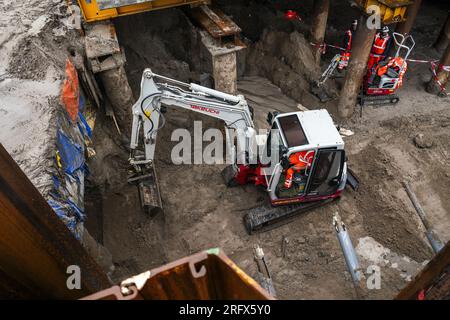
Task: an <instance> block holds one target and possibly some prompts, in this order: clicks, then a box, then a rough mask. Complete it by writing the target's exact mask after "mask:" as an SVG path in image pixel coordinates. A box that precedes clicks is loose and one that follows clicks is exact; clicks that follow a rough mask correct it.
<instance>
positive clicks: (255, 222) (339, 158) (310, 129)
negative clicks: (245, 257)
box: [238, 109, 357, 234]
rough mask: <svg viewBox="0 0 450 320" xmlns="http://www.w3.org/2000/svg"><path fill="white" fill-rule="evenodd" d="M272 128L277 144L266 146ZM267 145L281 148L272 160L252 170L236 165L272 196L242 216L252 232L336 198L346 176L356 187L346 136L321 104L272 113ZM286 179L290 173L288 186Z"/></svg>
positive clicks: (344, 183) (269, 139)
mask: <svg viewBox="0 0 450 320" xmlns="http://www.w3.org/2000/svg"><path fill="white" fill-rule="evenodd" d="M275 134H277V135H278V138H279V139H280V143H279V148H278V150H276V148H275V150H274V146H270V144H271V143H272V139H273V135H275ZM270 147H271V150H272V152H277V151H278V152H279V153H280V158H279V161H278V162H277V163H276V164H273V163H271V164H270V165H263V164H260V166H259V167H258V168H257V169H255V171H253V172H251V174H249V171H248V170H247V171H246V170H245V169H244V168H243V167H241V168H240V170H239V173H242V174H247V183H248V182H249V181H255V182H256V183H255V184H262V185H264V187H265V188H266V191H267V193H268V195H269V200H270V201H268V202H267V203H266V204H264V205H263V206H261V207H257V208H254V209H252V210H251V211H250V212H249V213H247V214H246V215H245V216H244V224H245V226H246V229H247V231H248V232H249V233H250V234H251V233H253V232H256V231H259V230H262V229H266V228H267V227H269V226H276V225H278V224H281V223H285V221H288V220H289V218H292V217H293V216H294V215H297V214H299V213H301V212H304V211H307V210H310V209H313V208H316V207H319V206H323V205H325V204H326V203H329V202H331V201H333V200H334V199H337V198H338V197H339V196H340V194H341V192H342V191H343V190H344V188H345V186H346V183H347V181H348V180H349V176H350V180H351V181H354V182H355V187H357V185H356V184H357V179H356V178H354V176H353V175H352V174H351V172H350V171H349V170H348V169H347V162H346V156H345V151H344V141H343V140H342V137H341V135H340V134H339V131H338V129H337V128H336V126H335V125H334V123H333V120H332V118H331V116H330V115H329V113H328V111H327V110H325V109H323V110H312V111H304V112H292V113H285V114H279V115H276V116H274V117H273V122H272V130H271V133H270V135H269V136H268V138H267V142H266V149H269V148H270ZM298 159H300V160H301V161H300V162H294V163H293V160H298ZM299 163H300V165H299ZM296 166H297V167H296ZM252 173H254V174H256V178H255V177H254V176H253V175H252ZM258 174H259V176H258ZM238 176H239V174H238ZM352 178H354V179H352ZM287 179H292V181H291V183H289V185H290V186H289V187H287V186H286V185H287V183H286V180H287ZM241 181H243V180H241ZM261 181H265V182H266V183H261Z"/></svg>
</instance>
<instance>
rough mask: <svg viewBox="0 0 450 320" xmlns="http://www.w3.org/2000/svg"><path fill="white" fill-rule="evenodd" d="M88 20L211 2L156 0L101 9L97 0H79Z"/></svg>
mask: <svg viewBox="0 0 450 320" xmlns="http://www.w3.org/2000/svg"><path fill="white" fill-rule="evenodd" d="M77 1H78V5H79V6H80V8H81V12H82V13H83V18H84V20H85V21H86V22H94V21H101V20H107V19H111V18H116V17H120V16H125V15H130V14H135V13H141V12H145V11H153V10H160V9H167V8H172V7H177V6H183V5H191V6H196V5H201V4H209V3H210V0H154V1H148V2H143V3H137V4H133V5H128V6H123V7H117V8H111V9H104V10H101V9H100V8H99V6H98V4H97V0H77Z"/></svg>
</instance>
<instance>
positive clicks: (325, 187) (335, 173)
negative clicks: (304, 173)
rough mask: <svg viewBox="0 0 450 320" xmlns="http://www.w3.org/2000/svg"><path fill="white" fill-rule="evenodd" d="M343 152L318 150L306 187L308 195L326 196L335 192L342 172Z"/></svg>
mask: <svg viewBox="0 0 450 320" xmlns="http://www.w3.org/2000/svg"><path fill="white" fill-rule="evenodd" d="M344 163H345V152H344V150H336V149H322V150H319V152H318V154H317V157H316V160H315V163H314V165H313V169H312V174H311V177H310V181H309V185H308V189H307V190H308V191H307V194H308V195H319V196H326V195H330V194H333V193H335V192H336V190H337V189H338V187H339V184H340V182H341V180H342V173H343V170H344Z"/></svg>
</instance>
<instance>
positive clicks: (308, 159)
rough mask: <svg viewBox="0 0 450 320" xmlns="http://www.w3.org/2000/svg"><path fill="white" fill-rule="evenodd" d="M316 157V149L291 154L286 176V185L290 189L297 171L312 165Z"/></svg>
mask: <svg viewBox="0 0 450 320" xmlns="http://www.w3.org/2000/svg"><path fill="white" fill-rule="evenodd" d="M313 159H314V150H309V151H300V152H296V153H293V154H291V155H290V156H289V168H288V169H287V170H286V177H285V180H284V187H285V188H286V189H290V188H291V187H292V180H293V178H294V174H295V173H296V172H301V171H303V170H306V169H308V168H309V167H310V166H311V163H312V160H313Z"/></svg>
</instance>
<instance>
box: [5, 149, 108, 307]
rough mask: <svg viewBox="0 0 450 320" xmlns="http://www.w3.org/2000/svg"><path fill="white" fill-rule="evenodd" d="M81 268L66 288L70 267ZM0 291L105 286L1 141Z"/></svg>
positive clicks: (40, 294) (54, 294)
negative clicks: (74, 281)
mask: <svg viewBox="0 0 450 320" xmlns="http://www.w3.org/2000/svg"><path fill="white" fill-rule="evenodd" d="M71 265H75V266H78V267H79V268H80V271H81V277H80V280H81V289H80V290H76V289H75V290H69V289H68V287H67V279H68V277H69V276H70V274H68V273H67V268H68V266H71ZM0 282H1V285H0V296H2V297H5V298H14V297H28V298H34V299H76V298H79V297H82V296H84V295H86V294H89V293H92V292H96V291H98V290H101V289H103V288H107V287H108V286H109V285H110V283H109V280H108V278H107V276H106V275H105V273H104V272H103V271H102V270H101V269H100V267H99V266H98V265H97V264H96V263H95V262H94V260H93V259H92V257H90V256H89V255H88V254H87V253H86V251H85V250H84V248H83V247H82V246H81V244H80V243H79V242H78V241H77V240H76V239H75V238H74V237H73V235H72V234H71V233H70V231H69V230H68V229H67V227H66V226H65V225H64V224H63V222H62V221H61V220H60V219H59V218H58V216H57V215H56V214H55V212H54V211H53V210H52V208H51V207H50V206H49V205H48V203H47V202H46V201H45V199H44V198H43V197H42V195H41V194H40V193H39V191H38V190H37V189H36V188H35V187H34V186H33V184H32V183H31V182H30V180H29V179H28V178H27V177H26V175H25V174H24V173H23V172H22V170H20V168H19V166H18V165H17V164H16V163H15V162H14V160H13V159H12V158H11V156H10V155H9V154H8V152H7V151H6V150H5V149H4V147H3V145H1V144H0Z"/></svg>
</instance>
